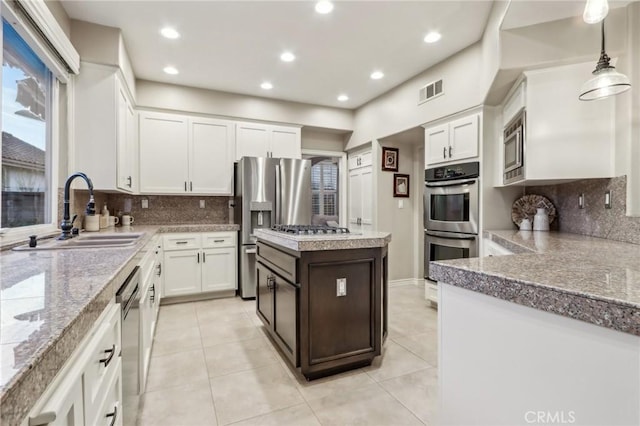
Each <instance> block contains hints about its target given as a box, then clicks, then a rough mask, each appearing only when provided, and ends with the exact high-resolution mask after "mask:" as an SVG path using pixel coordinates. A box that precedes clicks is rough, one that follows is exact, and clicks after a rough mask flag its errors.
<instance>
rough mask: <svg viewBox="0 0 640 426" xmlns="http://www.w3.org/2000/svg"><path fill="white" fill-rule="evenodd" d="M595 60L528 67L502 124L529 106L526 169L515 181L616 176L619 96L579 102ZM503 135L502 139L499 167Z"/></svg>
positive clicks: (505, 109)
mask: <svg viewBox="0 0 640 426" xmlns="http://www.w3.org/2000/svg"><path fill="white" fill-rule="evenodd" d="M592 69H593V63H591V62H587V63H581V64H571V65H563V66H559V67H553V68H546V69H539V70H534V71H527V72H525V73H524V77H523V79H521V80H522V81H521V82H518V83H516V86H514V88H513V89H512V90H511V92H510V94H509V96H508V97H507V98H506V99H505V101H504V102H503V107H502V115H503V118H502V123H503V125H504V124H506V123H508V122H509V121H510V117H512V116H513V115H514V114H515V113H516V112H517V111H519V110H520V109H522V106H524V109H525V126H524V149H523V163H524V173H523V178H522V180H521V181H518V182H516V183H519V184H522V183H524V182H526V183H532V184H535V183H536V182H538V183H554V182H562V181H566V180H575V179H588V178H603V177H611V176H614V174H615V173H614V166H615V165H614V162H615V139H616V135H615V123H616V115H615V113H616V101H615V98H605V99H601V100H598V101H594V102H584V101H580V100H578V94H579V93H580V87H581V85H582V84H583V83H584V81H585V80H586V79H588V78H589V76H590V75H591V71H592ZM503 139H504V138H498V143H499V145H500V146H499V151H498V152H500V153H501V155H500V156H499V164H500V169H501V170H502V169H503V165H504V141H503Z"/></svg>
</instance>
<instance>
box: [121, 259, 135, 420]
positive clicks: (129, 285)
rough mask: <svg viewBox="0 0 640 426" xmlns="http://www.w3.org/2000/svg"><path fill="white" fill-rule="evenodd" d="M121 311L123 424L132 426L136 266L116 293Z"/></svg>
mask: <svg viewBox="0 0 640 426" xmlns="http://www.w3.org/2000/svg"><path fill="white" fill-rule="evenodd" d="M116 302H117V303H120V306H121V308H122V352H121V355H122V399H123V401H122V411H123V424H125V425H135V424H136V421H137V417H138V402H139V400H140V372H139V366H140V267H139V266H136V267H135V268H134V269H133V271H132V272H131V274H129V276H128V277H127V279H126V280H125V282H124V284H122V286H121V287H120V289H119V290H118V292H117V293H116Z"/></svg>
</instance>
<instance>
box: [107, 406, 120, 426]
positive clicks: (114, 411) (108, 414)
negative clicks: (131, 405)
mask: <svg viewBox="0 0 640 426" xmlns="http://www.w3.org/2000/svg"><path fill="white" fill-rule="evenodd" d="M105 417H106V418H109V417H113V418H112V419H111V424H110V425H109V426H113V425H115V424H116V419H117V418H118V406H117V405H114V406H113V413H107V415H106V416H105Z"/></svg>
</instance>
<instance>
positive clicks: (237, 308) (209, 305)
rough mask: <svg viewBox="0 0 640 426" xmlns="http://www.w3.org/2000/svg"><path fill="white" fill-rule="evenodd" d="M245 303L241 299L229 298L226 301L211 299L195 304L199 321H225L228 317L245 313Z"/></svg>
mask: <svg viewBox="0 0 640 426" xmlns="http://www.w3.org/2000/svg"><path fill="white" fill-rule="evenodd" d="M245 303H249V302H244V301H243V300H242V299H241V298H239V297H227V298H224V299H211V300H203V301H201V302H195V304H194V305H195V308H196V313H197V314H198V319H199V320H201V321H202V320H208V319H223V318H224V317H226V316H229V315H234V314H244V313H245V307H244V305H245Z"/></svg>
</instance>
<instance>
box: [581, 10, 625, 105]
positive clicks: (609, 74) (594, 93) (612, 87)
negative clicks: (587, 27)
mask: <svg viewBox="0 0 640 426" xmlns="http://www.w3.org/2000/svg"><path fill="white" fill-rule="evenodd" d="M610 60H611V58H609V55H607V52H605V50H604V19H603V20H602V50H601V51H600V60H599V61H598V63H597V64H596V69H595V70H594V71H593V73H592V74H593V78H591V79H590V80H588V81H587V82H586V83H584V84H583V85H582V88H581V89H580V96H579V97H578V99H580V100H581V101H593V100H596V99H602V98H606V97H607V96H612V95H617V94H619V93H622V92H625V91H627V90H629V89H630V88H631V83H629V78H628V77H627V76H626V75H624V74H622V73H619V72H618V71H616V68H615V67H614V66H612V65H610V64H609V61H610Z"/></svg>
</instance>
